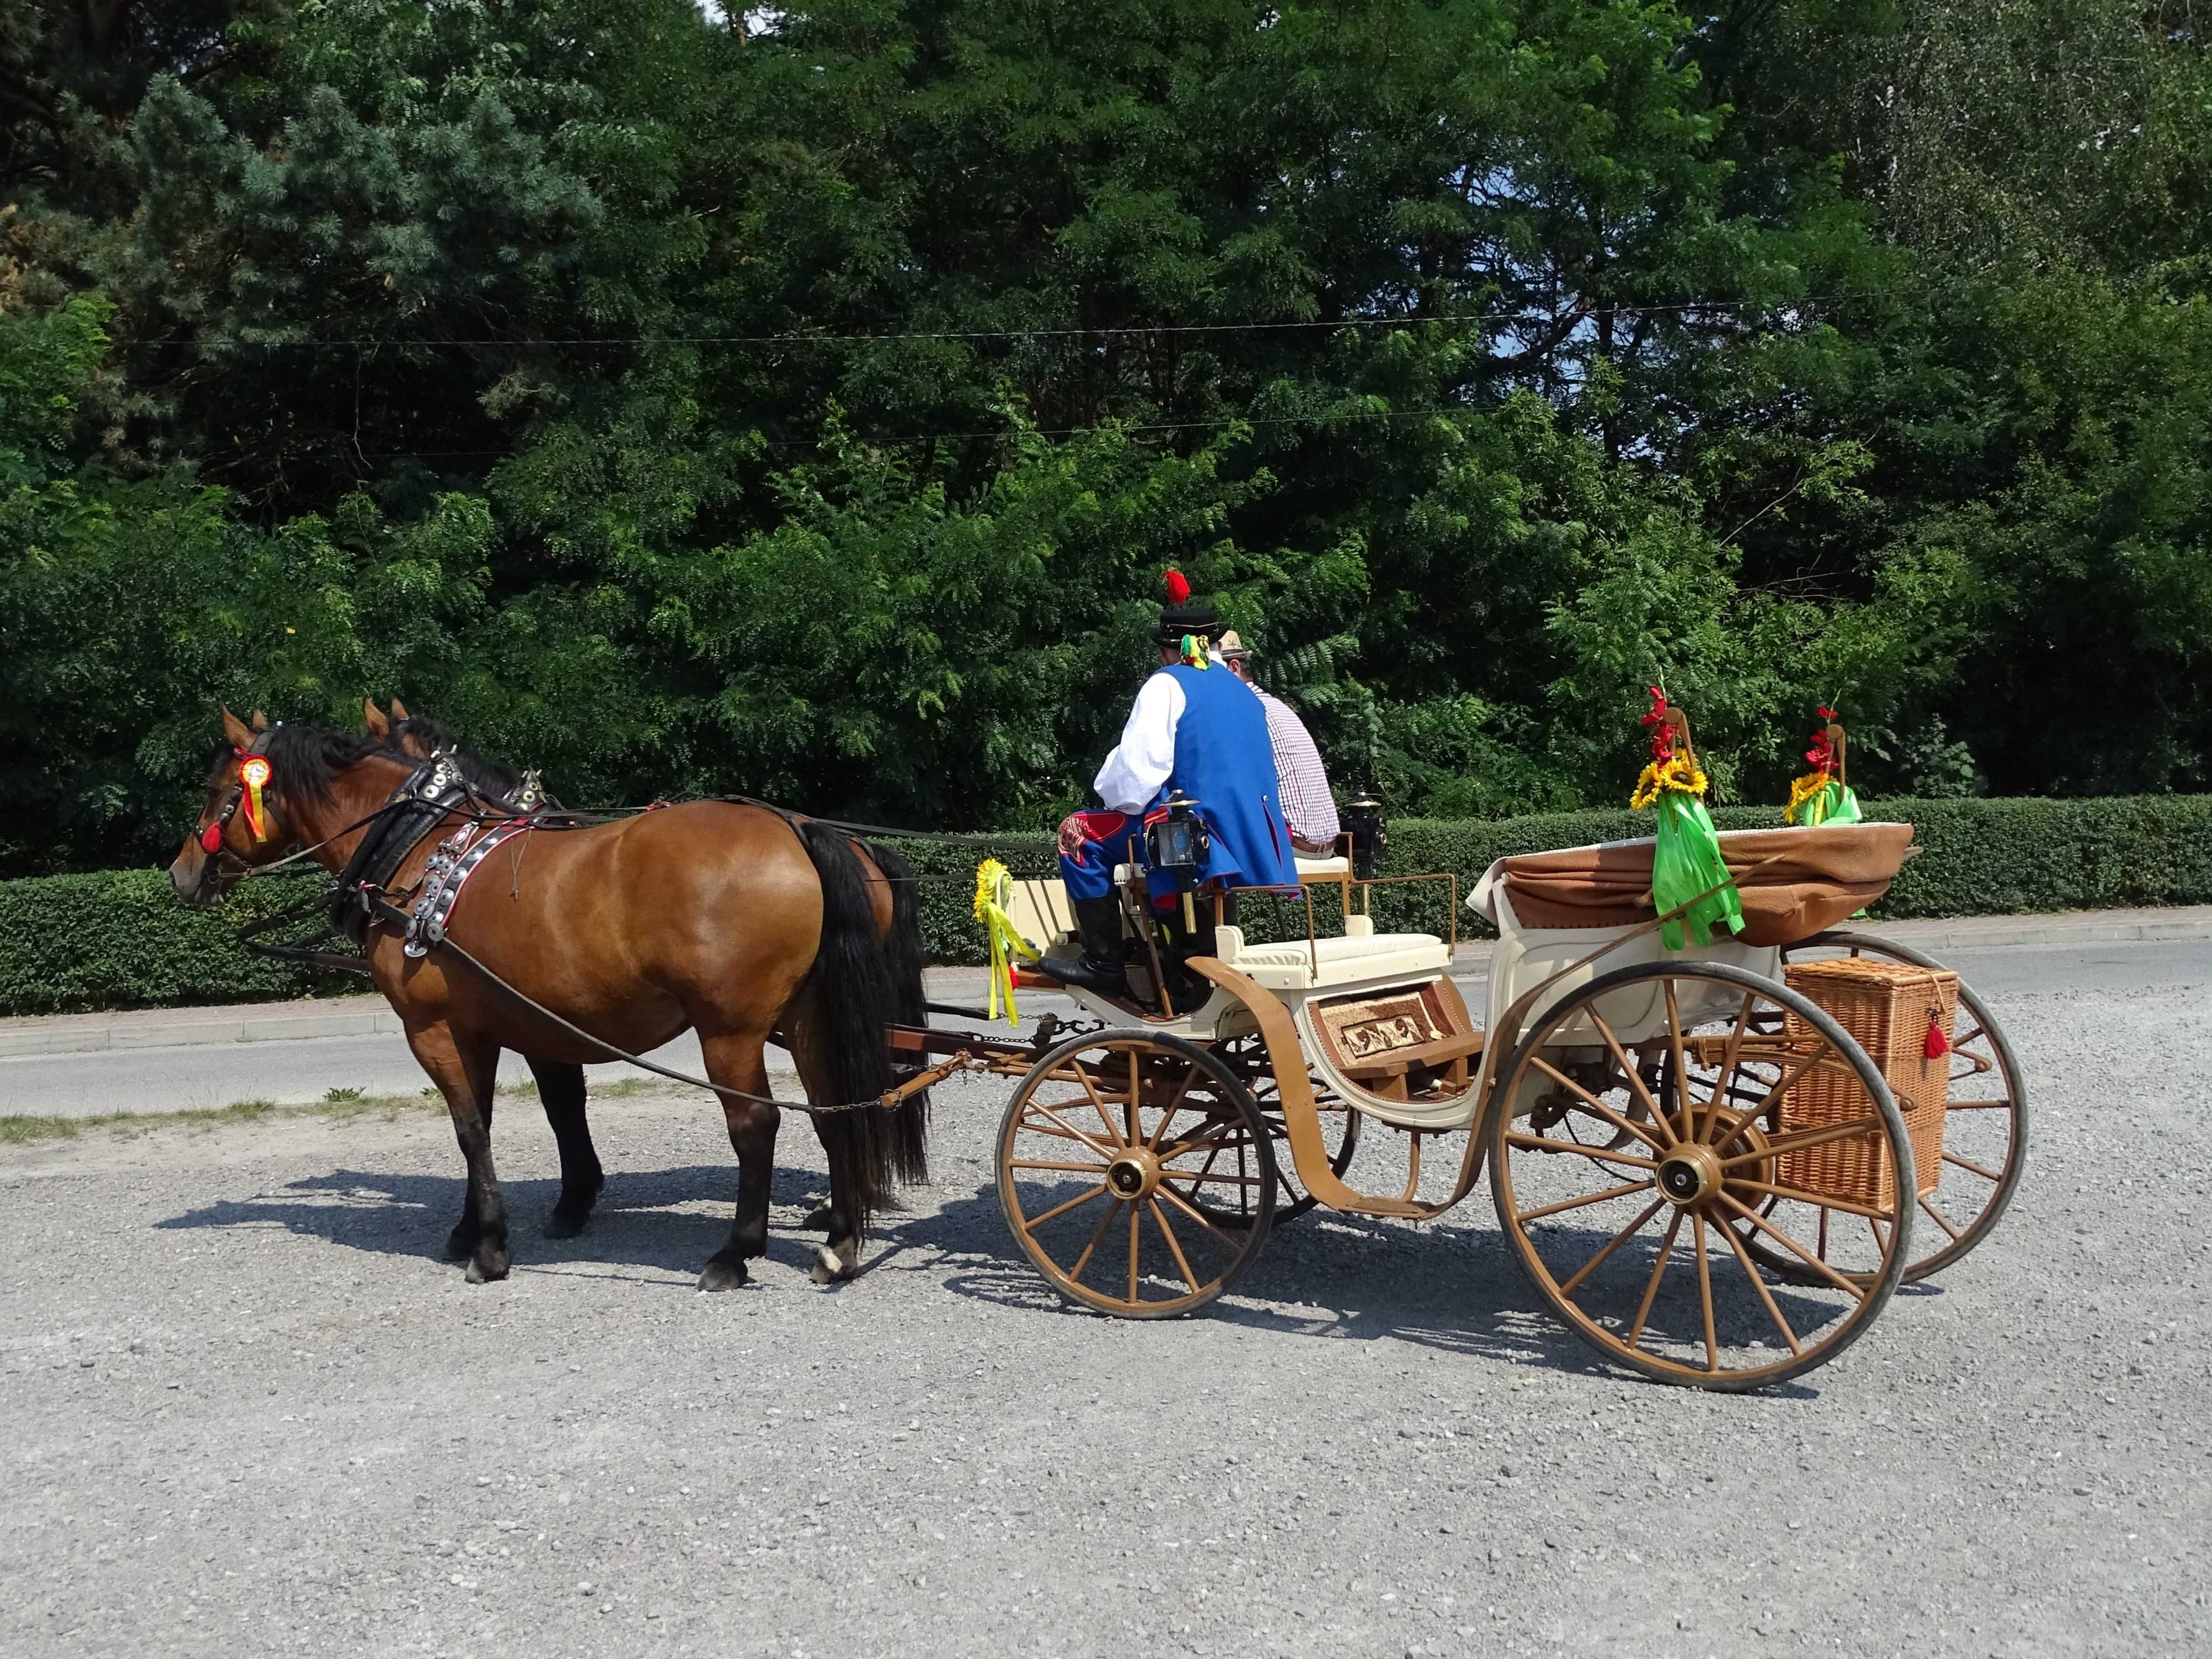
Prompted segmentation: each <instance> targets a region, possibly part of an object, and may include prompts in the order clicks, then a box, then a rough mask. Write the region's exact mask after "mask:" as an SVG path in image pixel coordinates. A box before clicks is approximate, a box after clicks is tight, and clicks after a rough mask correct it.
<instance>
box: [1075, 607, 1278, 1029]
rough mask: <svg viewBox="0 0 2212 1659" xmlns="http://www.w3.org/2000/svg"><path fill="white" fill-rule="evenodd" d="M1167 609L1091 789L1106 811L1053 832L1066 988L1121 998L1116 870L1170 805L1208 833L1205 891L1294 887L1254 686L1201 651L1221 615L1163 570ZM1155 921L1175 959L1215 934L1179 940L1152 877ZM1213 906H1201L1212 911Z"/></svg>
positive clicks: (1173, 896) (1165, 887) (1176, 922)
mask: <svg viewBox="0 0 2212 1659" xmlns="http://www.w3.org/2000/svg"><path fill="white" fill-rule="evenodd" d="M1168 600H1169V603H1168V604H1167V605H1165V606H1164V607H1163V608H1162V610H1161V611H1160V622H1159V629H1158V633H1157V635H1155V637H1156V639H1157V641H1158V646H1159V658H1160V665H1159V667H1158V670H1157V671H1155V672H1154V673H1153V674H1152V677H1151V678H1149V679H1147V680H1146V682H1145V684H1144V686H1143V688H1142V689H1141V690H1139V692H1138V693H1137V700H1136V702H1135V704H1134V706H1133V707H1132V708H1131V709H1130V710H1129V718H1128V720H1127V722H1126V723H1125V724H1124V725H1123V726H1122V728H1121V743H1120V744H1119V745H1117V746H1116V747H1115V750H1114V752H1113V753H1112V754H1110V755H1109V756H1107V757H1106V763H1105V764H1104V765H1103V766H1101V767H1100V768H1099V769H1098V775H1097V779H1096V780H1095V781H1093V783H1092V786H1091V787H1093V788H1095V789H1096V790H1097V792H1098V797H1099V799H1100V800H1101V801H1103V803H1104V805H1103V807H1102V808H1100V809H1098V810H1095V811H1083V812H1075V813H1071V814H1070V815H1069V816H1068V817H1067V819H1066V822H1064V823H1061V825H1060V878H1061V879H1062V880H1063V881H1065V882H1066V884H1067V895H1068V898H1069V899H1070V901H1071V902H1073V907H1074V910H1075V918H1076V924H1077V927H1078V928H1079V932H1080V934H1081V937H1082V941H1083V956H1082V958H1081V960H1080V961H1078V962H1067V963H1062V962H1054V963H1053V964H1052V968H1053V971H1054V972H1056V973H1060V974H1061V975H1062V976H1063V977H1064V978H1065V979H1066V981H1068V982H1070V983H1072V984H1077V985H1081V986H1083V987H1085V988H1086V989H1089V990H1093V991H1098V992H1102V993H1103V994H1106V995H1109V996H1115V997H1124V998H1126V997H1127V995H1128V994H1129V993H1128V988H1127V979H1126V977H1125V975H1124V973H1123V963H1122V955H1121V907H1120V903H1119V902H1118V901H1117V900H1116V898H1115V895H1114V887H1113V872H1114V866H1115V865H1116V864H1119V863H1125V862H1130V861H1132V860H1133V861H1134V862H1135V863H1137V864H1139V865H1141V864H1142V863H1143V861H1144V855H1145V848H1144V831H1145V826H1146V823H1150V822H1151V821H1152V819H1153V818H1154V817H1158V816H1161V815H1162V814H1164V811H1165V808H1164V805H1163V803H1164V802H1165V801H1166V799H1168V797H1169V796H1170V795H1171V794H1173V793H1177V792H1180V793H1182V794H1184V795H1187V796H1188V797H1190V798H1192V799H1194V800H1195V801H1196V802H1197V804H1198V805H1197V815H1198V817H1200V818H1201V819H1202V820H1203V821H1204V822H1205V824H1206V832H1207V835H1208V837H1209V842H1210V845H1209V847H1208V849H1207V852H1206V860H1205V862H1204V863H1203V865H1202V866H1200V870H1199V872H1198V878H1199V882H1200V889H1201V890H1205V891H1208V892H1216V891H1222V890H1230V889H1234V888H1238V887H1264V886H1286V885H1289V884H1293V883H1295V882H1296V881H1297V866H1296V864H1295V862H1294V861H1293V855H1292V852H1291V831H1290V826H1289V825H1288V824H1286V823H1285V822H1284V821H1283V814H1282V809H1281V807H1280V806H1279V805H1278V803H1277V801H1276V799H1275V788H1276V784H1275V762H1274V746H1273V744H1272V743H1271V742H1270V740H1269V738H1268V736H1267V713H1266V710H1265V709H1264V708H1262V707H1261V703H1260V700H1259V698H1258V697H1257V696H1255V694H1254V693H1253V690H1252V688H1251V687H1250V686H1249V685H1247V684H1244V683H1243V681H1242V680H1240V679H1238V678H1237V677H1236V676H1235V675H1234V674H1232V673H1231V672H1230V671H1228V669H1227V668H1226V667H1225V666H1224V665H1221V664H1220V662H1219V661H1218V659H1215V658H1213V657H1212V655H1211V654H1210V653H1209V650H1208V647H1209V646H1210V645H1211V643H1212V640H1213V638H1214V636H1215V635H1216V634H1218V632H1219V631H1220V626H1221V619H1220V618H1219V617H1218V616H1216V615H1215V614H1214V612H1213V611H1212V610H1211V609H1209V608H1207V607H1206V606H1203V605H1192V604H1191V603H1190V602H1189V600H1190V584H1189V583H1188V582H1187V581H1185V580H1183V577H1182V573H1180V572H1179V571H1173V570H1170V572H1169V573H1168ZM1150 889H1151V892H1152V907H1153V914H1154V916H1155V919H1156V920H1157V921H1158V922H1159V923H1160V924H1161V926H1162V927H1163V928H1164V932H1165V936H1167V937H1168V938H1169V939H1170V943H1171V944H1173V945H1175V946H1176V948H1177V949H1178V950H1179V951H1180V952H1181V953H1182V954H1183V955H1194V954H1195V955H1203V954H1205V953H1206V950H1207V949H1208V948H1209V946H1208V945H1207V944H1206V940H1207V939H1208V938H1209V936H1210V934H1211V933H1212V929H1211V927H1210V926H1204V925H1202V926H1201V927H1200V929H1199V930H1198V932H1197V933H1196V934H1194V935H1185V936H1182V937H1177V936H1178V935H1182V934H1183V929H1182V917H1181V915H1180V912H1179V909H1178V906H1177V900H1178V896H1179V895H1178V892H1177V890H1176V888H1175V886H1174V885H1173V884H1172V883H1171V882H1170V881H1169V880H1167V878H1164V877H1162V876H1160V875H1158V874H1157V873H1155V874H1154V875H1153V877H1152V880H1151V883H1150ZM1208 908H1209V909H1210V908H1211V907H1210V906H1209V907H1208Z"/></svg>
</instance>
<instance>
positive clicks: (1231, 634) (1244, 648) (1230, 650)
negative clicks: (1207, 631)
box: [1213, 628, 1252, 662]
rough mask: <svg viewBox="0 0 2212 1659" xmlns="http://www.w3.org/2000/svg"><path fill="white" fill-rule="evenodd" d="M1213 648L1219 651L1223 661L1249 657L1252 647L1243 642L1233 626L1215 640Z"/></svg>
mask: <svg viewBox="0 0 2212 1659" xmlns="http://www.w3.org/2000/svg"><path fill="white" fill-rule="evenodd" d="M1213 648H1214V650H1215V651H1217V652H1218V653H1220V656H1221V659H1222V661H1224V662H1227V661H1229V660H1231V659H1232V658H1236V657H1249V656H1250V655H1251V654H1252V647H1250V646H1249V645H1247V644H1245V643H1244V641H1243V636H1242V635H1239V634H1238V633H1237V630H1236V629H1233V628H1232V629H1230V630H1229V631H1228V632H1227V633H1226V634H1224V635H1222V636H1221V638H1220V639H1219V640H1218V641H1216V642H1215V644H1214V647H1213Z"/></svg>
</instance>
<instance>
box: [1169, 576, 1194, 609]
mask: <svg viewBox="0 0 2212 1659" xmlns="http://www.w3.org/2000/svg"><path fill="white" fill-rule="evenodd" d="M1168 603H1169V604H1170V605H1188V604H1189V603H1190V582H1189V580H1188V578H1187V577H1185V576H1184V574H1182V571H1180V570H1170V571H1169V572H1168Z"/></svg>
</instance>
